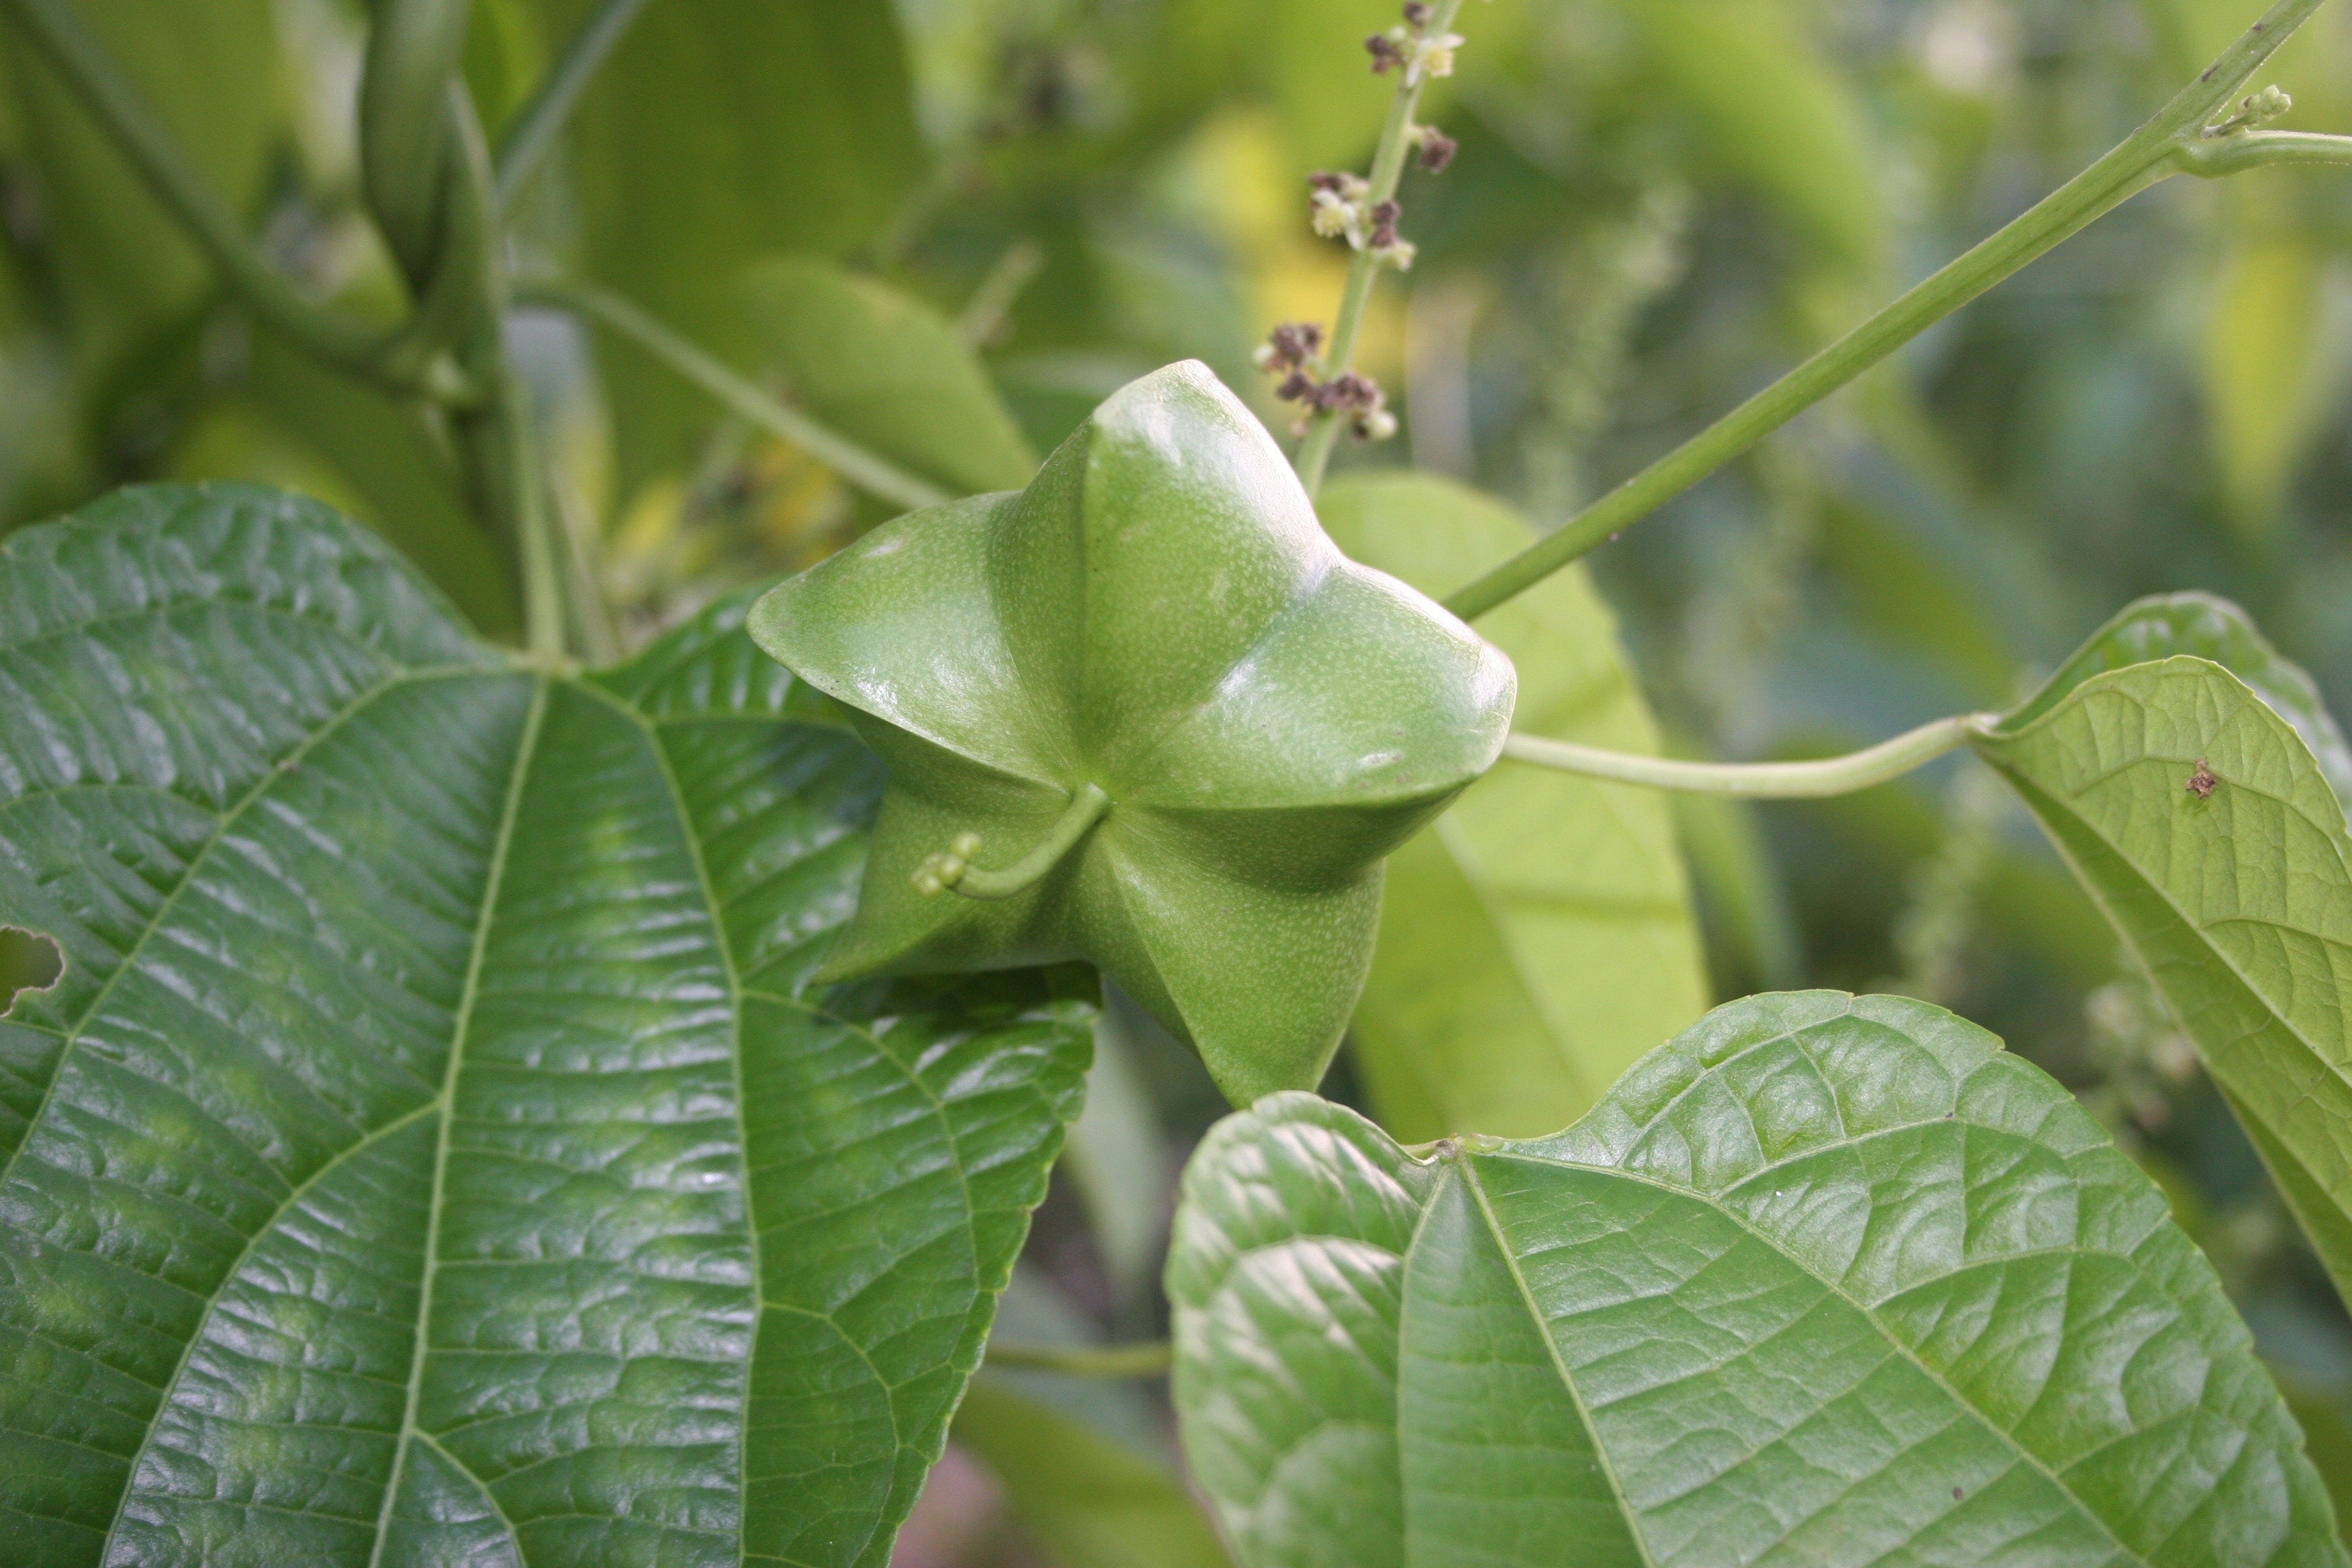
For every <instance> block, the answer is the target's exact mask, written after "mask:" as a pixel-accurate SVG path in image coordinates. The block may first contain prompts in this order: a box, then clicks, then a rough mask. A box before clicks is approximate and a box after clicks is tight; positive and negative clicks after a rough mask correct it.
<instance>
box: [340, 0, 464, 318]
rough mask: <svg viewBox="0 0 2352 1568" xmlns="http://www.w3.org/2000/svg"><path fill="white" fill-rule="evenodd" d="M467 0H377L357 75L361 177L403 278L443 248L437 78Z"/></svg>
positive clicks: (457, 56)
mask: <svg viewBox="0 0 2352 1568" xmlns="http://www.w3.org/2000/svg"><path fill="white" fill-rule="evenodd" d="M472 13H473V4H472V0H379V3H378V4H377V5H376V6H375V7H374V21H373V24H372V26H370V28H369V32H368V46H367V61H366V66H365V68H364V69H363V71H362V74H361V77H360V105H359V110H360V186H361V189H362V192H363V193H364V194H365V195H366V197H367V205H368V211H369V212H370V214H372V215H373V216H374V218H375V222H376V227H377V228H378V229H379V230H380V231H381V232H382V233H383V237H384V243H385V245H386V246H387V247H389V248H390V249H391V251H392V254H393V257H394V259H395V260H397V261H398V262H399V263H400V269H401V271H402V272H403V273H404V275H406V277H407V279H408V281H409V286H410V287H411V289H415V291H416V292H418V293H420V294H421V293H422V292H423V291H424V289H425V287H426V285H427V283H428V281H429V279H430V278H431V276H432V272H433V268H434V266H435V263H436V260H437V259H438V257H439V252H440V249H441V247H440V244H439V235H438V232H437V231H438V230H439V228H440V226H441V222H442V217H443V213H444V208H445V207H446V205H447V204H446V193H445V191H444V188H443V179H444V176H445V174H446V173H448V172H449V171H447V169H446V165H447V163H448V158H449V117H448V112H447V109H446V104H445V102H444V96H445V88H446V84H447V82H448V81H449V79H450V78H451V77H452V76H453V75H455V74H456V72H457V67H458V63H459V61H460V60H461V58H463V57H464V54H465V50H466V25H467V20H468V19H469V17H470V16H472Z"/></svg>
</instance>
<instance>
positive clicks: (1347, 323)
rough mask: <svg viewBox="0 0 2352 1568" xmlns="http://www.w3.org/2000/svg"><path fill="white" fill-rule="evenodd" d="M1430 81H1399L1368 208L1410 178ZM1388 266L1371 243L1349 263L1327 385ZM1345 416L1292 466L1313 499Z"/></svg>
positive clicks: (1453, 0) (1452, 11)
mask: <svg viewBox="0 0 2352 1568" xmlns="http://www.w3.org/2000/svg"><path fill="white" fill-rule="evenodd" d="M1461 11H1462V0H1440V4H1439V5H1437V6H1436V8H1435V9H1434V11H1433V13H1432V14H1431V16H1430V19H1429V21H1428V23H1427V24H1426V25H1425V26H1424V27H1423V31H1424V32H1425V33H1427V34H1428V35H1430V36H1432V37H1435V36H1438V35H1441V34H1444V33H1447V32H1450V31H1452V30H1453V26H1454V17H1455V16H1459V15H1460V14H1461ZM1427 82H1428V76H1427V74H1426V73H1423V72H1420V71H1416V70H1406V71H1404V72H1403V73H1402V75H1401V76H1400V77H1399V79H1398V80H1397V89H1396V96H1395V97H1394V98H1392V99H1391V100H1390V101H1389V116H1388V119H1387V120H1386V121H1384V122H1383V123H1382V124H1381V140H1380V144H1379V146H1378V147H1377V148H1376V149H1375V150H1374V152H1373V153H1372V173H1371V178H1370V182H1369V183H1370V186H1371V194H1370V195H1368V196H1366V197H1365V198H1364V200H1365V202H1366V204H1367V205H1376V204H1378V203H1381V202H1385V201H1390V200H1392V199H1393V198H1394V197H1395V195H1396V194H1397V186H1398V184H1400V183H1401V182H1402V180H1403V178H1404V163H1405V155H1406V154H1407V153H1409V152H1411V151H1412V138H1413V132H1414V125H1413V118H1412V117H1413V111H1414V110H1416V109H1418V108H1419V107H1420V105H1421V89H1423V86H1425V85H1426V84H1427ZM1385 265H1387V263H1386V262H1384V261H1383V260H1382V259H1381V258H1380V257H1379V256H1378V255H1377V254H1375V253H1374V249H1373V247H1371V246H1370V245H1369V244H1367V245H1362V246H1359V247H1357V249H1356V254H1355V256H1354V258H1352V259H1351V260H1350V261H1349V263H1348V282H1347V286H1346V288H1345V289H1343V290H1342V291H1341V293H1340V296H1339V320H1338V321H1335V322H1334V323H1333V324H1332V328H1331V346H1330V348H1329V350H1328V352H1327V353H1325V354H1324V356H1323V365H1322V368H1323V373H1324V376H1325V378H1326V379H1327V380H1328V379H1335V378H1337V377H1339V376H1342V375H1345V374H1348V373H1349V371H1350V370H1353V369H1354V368H1355V363H1356V339H1357V336H1358V335H1359V334H1360V332H1361V331H1363V325H1364V308H1365V306H1366V305H1367V304H1369V303H1370V300H1371V297H1372V285H1373V283H1375V282H1376V281H1378V280H1379V278H1380V274H1381V268H1382V267H1383V266H1385ZM1343 417H1344V416H1342V415H1340V414H1338V413H1324V414H1320V415H1318V416H1316V417H1315V420H1314V422H1313V423H1312V424H1310V425H1309V426H1307V438H1306V439H1305V440H1304V441H1302V442H1301V443H1300V444H1299V447H1298V454H1297V457H1296V458H1293V459H1292V466H1293V467H1294V468H1297V470H1298V481H1299V483H1301V484H1303V485H1305V486H1306V487H1307V494H1308V495H1309V496H1312V495H1314V494H1316V493H1317V492H1318V490H1320V489H1322V488H1323V472H1324V470H1325V469H1326V468H1329V467H1330V464H1331V447H1332V446H1333V445H1334V444H1335V443H1336V442H1337V441H1338V440H1339V426H1340V423H1341V421H1342V419H1343Z"/></svg>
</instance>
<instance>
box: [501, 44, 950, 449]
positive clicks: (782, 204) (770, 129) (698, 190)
mask: <svg viewBox="0 0 2352 1568" xmlns="http://www.w3.org/2000/svg"><path fill="white" fill-rule="evenodd" d="M540 5H541V16H543V18H544V20H545V27H544V31H545V34H546V36H547V37H551V38H554V39H558V40H561V39H564V38H569V37H572V35H573V33H574V32H575V31H576V30H577V28H578V27H579V26H581V24H582V23H583V21H584V20H585V19H586V17H587V16H588V15H589V13H590V12H591V11H592V10H593V0H540ZM570 146H571V154H572V155H571V159H570V168H571V174H572V189H573V193H574V195H575V197H576V202H577V208H578V225H579V229H580V247H581V252H582V258H583V262H584V264H585V269H586V272H587V274H588V276H589V277H590V278H591V279H593V280H594V281H596V282H599V283H604V284H606V285H608V286H610V287H612V288H613V289H617V290H618V291H619V292H620V293H622V294H624V295H625V296H626V297H627V298H629V299H630V300H633V301H635V303H636V304H638V305H641V306H643V307H644V308H645V309H646V310H650V311H651V312H652V313H653V314H654V315H655V316H656V317H658V318H660V319H661V320H662V321H666V322H667V323H668V324H669V325H670V326H671V327H673V328H675V329H677V331H680V332H683V333H684V334H686V336H687V337H688V338H689V339H691V340H693V341H694V342H698V343H699V344H700V345H701V346H703V347H704V348H707V349H709V350H710V351H711V352H712V353H716V354H718V355H719V357H721V358H722V359H725V360H728V361H729V362H730V363H734V364H736V365H737V366H738V367H739V368H748V367H749V365H750V363H751V355H752V353H753V352H754V350H755V347H756V343H755V341H754V339H753V335H752V331H751V322H750V321H748V320H747V319H746V317H745V315H744V311H743V306H742V300H741V298H740V294H739V293H738V292H737V283H738V281H739V279H740V274H741V270H742V268H744V267H745V266H747V265H748V264H749V263H751V261H753V260H754V259H756V258H760V257H763V256H770V255H774V254H777V253H779V252H785V251H793V252H807V253H813V254H819V255H828V256H839V255H844V254H845V253H847V252H849V251H852V250H854V249H856V247H859V246H862V245H864V244H866V243H867V242H868V241H870V240H872V239H873V238H874V237H876V235H877V233H879V232H880V231H881V230H882V229H883V228H885V227H886V226H887V225H888V224H889V223H890V221H891V220H892V218H893V217H895V216H897V215H898V213H899V211H900V210H901V208H902V207H903V205H905V203H906V202H907V200H908V196H909V195H911V194H912V193H913V191H914V190H915V189H916V186H917V184H918V183H919V180H920V179H921V177H922V174H923V168H924V155H923V150H922V144H921V140H920V137H919V135H918V133H917V131H916V128H915V120H914V110H913V107H912V103H911V99H910V87H909V82H908V73H907V63H906V59H905V55H904V51H903V49H902V47H901V45H900V40H899V37H898V24H897V23H896V21H895V20H893V18H892V16H891V12H890V8H889V7H888V6H887V5H880V4H874V5H837V4H828V3H826V0H694V3H693V4H677V5H648V6H647V7H646V11H645V14H644V15H643V16H640V17H638V19H637V20H636V22H635V25H634V26H631V28H630V30H629V33H628V36H627V37H625V38H624V39H622V41H621V43H620V46H619V47H617V48H615V49H614V52H613V57H612V58H611V59H609V60H607V61H606V62H605V63H604V68H603V70H602V71H601V72H600V73H599V74H598V77H597V79H596V80H595V81H594V83H593V84H592V85H591V86H590V88H589V89H588V92H587V94H586V95H585V97H583V100H581V104H580V107H579V109H578V110H577V111H576V113H575V117H574V123H573V126H572V136H571V143H570ZM602 341H603V342H604V344H605V345H606V353H605V375H606V384H607V390H608V392H609V394H610V395H611V398H612V402H613V412H614V428H615V430H616V432H617V434H618V437H619V445H620V452H619V458H620V467H621V482H622V493H623V494H624V495H627V494H630V493H632V492H634V491H635V489H636V487H637V486H638V485H640V484H641V483H643V482H644V480H645V479H647V478H649V477H651V476H652V475H654V474H656V473H660V472H664V471H667V470H671V469H675V468H680V467H682V466H684V465H685V464H686V463H687V462H688V461H689V460H690V458H691V457H692V456H693V453H694V449H695V445H694V444H695V437H696V435H697V433H698V432H699V431H701V430H703V429H705V428H707V427H708V426H710V425H711V424H712V423H713V416H712V414H711V410H710V406H709V403H708V401H707V400H706V399H704V398H703V397H702V396H701V395H699V394H698V393H697V392H695V391H694V390H693V389H692V388H690V387H688V386H687V385H686V384H683V383H682V382H680V381H678V380H677V377H676V376H674V375H673V374H671V373H670V372H668V371H667V370H666V369H664V368H662V367H661V366H659V365H657V364H656V363H653V362H652V361H650V360H648V359H646V358H645V357H644V356H643V355H642V353H640V352H639V351H638V350H636V349H635V348H633V347H630V346H628V345H626V344H624V343H620V342H614V340H613V339H611V338H610V337H606V338H604V340H602Z"/></svg>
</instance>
